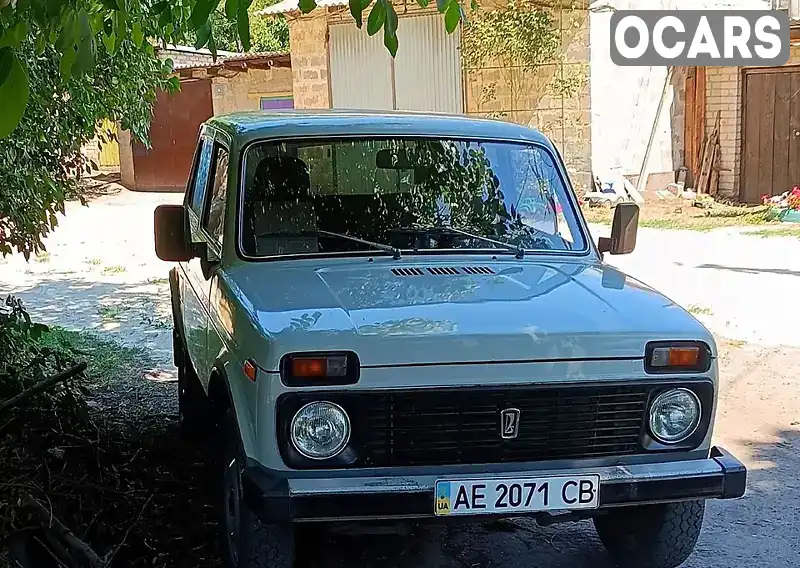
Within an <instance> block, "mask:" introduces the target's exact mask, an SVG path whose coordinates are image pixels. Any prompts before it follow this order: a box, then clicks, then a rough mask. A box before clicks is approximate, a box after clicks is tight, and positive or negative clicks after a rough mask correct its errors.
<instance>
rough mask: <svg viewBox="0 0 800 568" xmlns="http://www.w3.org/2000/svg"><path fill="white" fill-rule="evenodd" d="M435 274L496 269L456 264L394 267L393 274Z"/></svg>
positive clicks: (484, 271) (488, 272)
mask: <svg viewBox="0 0 800 568" xmlns="http://www.w3.org/2000/svg"><path fill="white" fill-rule="evenodd" d="M426 271H427V273H428V274H433V275H434V276H458V275H460V274H471V275H473V276H476V275H488V274H494V273H495V272H494V270H492V269H491V268H489V267H488V266H462V267H460V268H458V267H455V266H429V267H427V268H425V269H422V268H392V274H394V275H395V276H424V275H425V272H426Z"/></svg>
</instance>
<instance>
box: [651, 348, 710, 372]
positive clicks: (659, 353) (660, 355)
mask: <svg viewBox="0 0 800 568" xmlns="http://www.w3.org/2000/svg"><path fill="white" fill-rule="evenodd" d="M710 356H711V353H710V351H709V349H708V347H707V346H706V345H705V344H703V343H700V342H675V343H673V344H670V343H669V342H664V343H661V344H656V345H653V344H651V345H648V348H647V350H646V355H645V367H646V369H647V370H649V371H650V372H656V373H657V372H670V371H699V372H704V371H707V370H708V367H709V365H710V362H711V359H710Z"/></svg>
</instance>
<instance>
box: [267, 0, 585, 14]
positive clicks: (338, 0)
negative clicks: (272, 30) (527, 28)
mask: <svg viewBox="0 0 800 568" xmlns="http://www.w3.org/2000/svg"><path fill="white" fill-rule="evenodd" d="M556 1H558V0H540V2H541V3H542V4H543V5H549V4H551V3H553V2H556ZM562 1H563V0H562ZM589 2H590V0H577V1H576V2H573V4H575V5H576V7H577V8H585V7H586V6H587V5H588V3H589ZM348 4H349V2H348V0H317V6H322V7H324V8H332V7H334V6H347V5H348ZM299 11H300V7H299V2H298V0H281V1H280V2H278V3H277V4H273V5H272V6H267V7H266V8H264V9H263V10H259V11H258V12H256V15H258V16H276V15H278V14H290V13H292V12H299ZM400 15H402V14H400Z"/></svg>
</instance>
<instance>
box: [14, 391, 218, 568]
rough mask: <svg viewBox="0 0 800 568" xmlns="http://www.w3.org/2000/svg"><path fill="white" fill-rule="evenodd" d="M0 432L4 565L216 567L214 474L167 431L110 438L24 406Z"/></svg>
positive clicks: (59, 414) (109, 431)
mask: <svg viewBox="0 0 800 568" xmlns="http://www.w3.org/2000/svg"><path fill="white" fill-rule="evenodd" d="M0 427H2V430H0V503H2V504H3V505H2V506H0V538H2V537H5V541H6V542H5V546H6V548H7V552H6V554H7V556H8V557H13V558H15V559H17V561H18V562H21V563H22V564H23V565H24V566H26V568H27V566H30V567H35V568H49V567H50V566H53V567H55V566H58V567H61V566H68V567H70V568H72V567H74V568H79V567H80V568H83V567H84V566H85V567H90V568H99V567H103V568H108V567H109V566H131V567H134V566H148V567H153V566H155V567H166V566H170V567H182V566H186V567H192V568H196V567H204V566H218V565H219V561H218V558H219V555H218V553H217V550H216V516H215V515H216V513H215V511H216V507H215V503H214V502H213V500H214V497H215V493H216V484H215V480H214V476H213V474H212V473H211V471H210V468H209V465H210V464H208V463H207V462H208V460H207V458H204V456H206V455H207V454H206V453H205V452H204V448H201V447H193V446H191V445H190V444H188V443H187V441H185V440H181V439H180V435H179V432H178V429H177V425H176V424H174V423H169V424H161V425H153V424H151V425H148V426H147V427H146V429H145V430H144V431H140V432H135V431H119V430H118V429H116V428H115V427H111V426H110V425H109V424H101V423H98V422H93V421H87V420H86V419H85V417H81V416H78V415H76V414H75V413H72V412H64V411H63V410H60V409H58V408H43V407H41V406H36V405H32V406H31V405H29V406H24V407H23V406H20V407H15V408H13V409H8V410H7V411H6V412H2V413H0ZM6 504H8V505H9V506H6ZM10 565H11V566H14V564H13V563H12V564H10ZM2 566H3V560H2V556H1V555H0V567H2ZM3 568H4V567H3Z"/></svg>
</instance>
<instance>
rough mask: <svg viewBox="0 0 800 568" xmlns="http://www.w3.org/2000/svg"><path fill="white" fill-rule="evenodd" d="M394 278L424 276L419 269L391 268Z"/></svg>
mask: <svg viewBox="0 0 800 568" xmlns="http://www.w3.org/2000/svg"><path fill="white" fill-rule="evenodd" d="M392 274H394V275H395V276H422V275H423V274H425V273H424V272H422V269H421V268H392Z"/></svg>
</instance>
